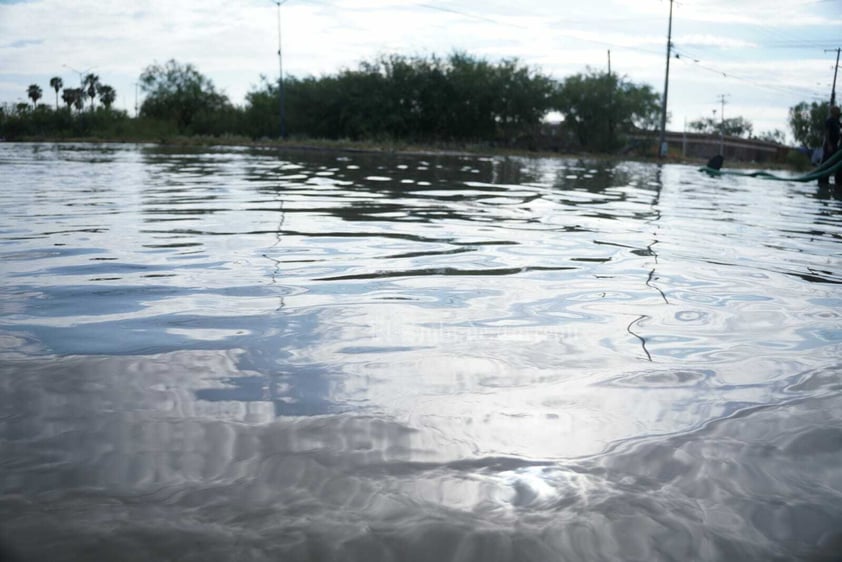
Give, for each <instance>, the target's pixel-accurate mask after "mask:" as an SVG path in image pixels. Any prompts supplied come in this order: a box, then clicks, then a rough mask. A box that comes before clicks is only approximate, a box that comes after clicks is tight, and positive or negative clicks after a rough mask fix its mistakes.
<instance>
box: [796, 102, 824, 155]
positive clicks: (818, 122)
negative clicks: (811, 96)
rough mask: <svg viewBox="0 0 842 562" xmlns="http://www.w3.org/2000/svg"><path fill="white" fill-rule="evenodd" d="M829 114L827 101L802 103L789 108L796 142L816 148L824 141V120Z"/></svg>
mask: <svg viewBox="0 0 842 562" xmlns="http://www.w3.org/2000/svg"><path fill="white" fill-rule="evenodd" d="M828 114H829V107H828V104H827V103H821V102H815V101H814V102H812V103H807V102H806V101H802V102H801V103H799V104H797V105H795V106H793V107H790V108H789V128H790V130H791V131H792V136H793V137H794V138H795V142H797V143H798V144H800V145H802V146H806V147H809V148H816V147H819V146H821V145H822V143H823V142H824V122H825V120H826V119H827V116H828Z"/></svg>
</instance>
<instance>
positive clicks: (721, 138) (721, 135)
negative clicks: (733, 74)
mask: <svg viewBox="0 0 842 562" xmlns="http://www.w3.org/2000/svg"><path fill="white" fill-rule="evenodd" d="M727 95H728V94H719V103H720V104H721V106H722V110H721V111H720V112H719V154H721V155H722V156H725V97H726V96H727ZM714 113H716V112H714Z"/></svg>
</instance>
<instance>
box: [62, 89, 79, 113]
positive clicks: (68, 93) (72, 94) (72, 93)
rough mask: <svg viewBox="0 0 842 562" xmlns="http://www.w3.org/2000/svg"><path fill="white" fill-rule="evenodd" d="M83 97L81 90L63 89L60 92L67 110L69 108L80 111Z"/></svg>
mask: <svg viewBox="0 0 842 562" xmlns="http://www.w3.org/2000/svg"><path fill="white" fill-rule="evenodd" d="M83 97H84V95H83V93H82V88H65V89H64V90H62V92H61V99H62V101H64V103H66V104H67V109H68V110H69V109H70V107H71V106H75V107H76V109H82V103H83Z"/></svg>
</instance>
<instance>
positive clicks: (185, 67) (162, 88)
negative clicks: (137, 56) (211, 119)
mask: <svg viewBox="0 0 842 562" xmlns="http://www.w3.org/2000/svg"><path fill="white" fill-rule="evenodd" d="M140 86H141V89H142V90H143V92H144V94H146V98H145V99H144V100H143V105H142V106H141V108H140V113H141V115H143V116H145V117H153V118H156V119H162V120H168V121H173V122H174V123H175V124H176V126H177V127H178V130H179V131H180V132H205V131H196V130H191V125H193V124H194V122H195V121H196V120H197V118H199V117H202V118H203V121H204V122H205V123H208V120H207V119H206V118H207V117H208V116H209V115H211V114H213V113H215V112H222V111H228V110H230V108H231V104H230V102H229V101H228V98H227V97H226V96H224V95H223V94H220V93H218V92H217V91H216V89H215V88H214V85H213V82H211V81H210V80H209V79H208V78H207V77H205V76H204V75H203V74H201V73H200V72H199V71H198V70H196V68H195V67H194V66H193V65H192V64H181V63H179V62H176V61H175V60H169V61H167V62H166V63H164V64H158V63H155V64H152V65H150V66H147V67H146V69H145V70H144V71H143V73H142V74H141V75H140Z"/></svg>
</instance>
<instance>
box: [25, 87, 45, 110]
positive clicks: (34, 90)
mask: <svg viewBox="0 0 842 562" xmlns="http://www.w3.org/2000/svg"><path fill="white" fill-rule="evenodd" d="M26 95H27V96H28V97H29V99H31V100H32V106H33V107H35V106H36V105H38V100H40V99H41V97H42V96H43V92H42V90H41V86H39V85H38V84H30V85H29V87H28V88H27V89H26Z"/></svg>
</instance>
